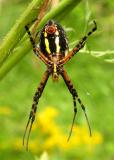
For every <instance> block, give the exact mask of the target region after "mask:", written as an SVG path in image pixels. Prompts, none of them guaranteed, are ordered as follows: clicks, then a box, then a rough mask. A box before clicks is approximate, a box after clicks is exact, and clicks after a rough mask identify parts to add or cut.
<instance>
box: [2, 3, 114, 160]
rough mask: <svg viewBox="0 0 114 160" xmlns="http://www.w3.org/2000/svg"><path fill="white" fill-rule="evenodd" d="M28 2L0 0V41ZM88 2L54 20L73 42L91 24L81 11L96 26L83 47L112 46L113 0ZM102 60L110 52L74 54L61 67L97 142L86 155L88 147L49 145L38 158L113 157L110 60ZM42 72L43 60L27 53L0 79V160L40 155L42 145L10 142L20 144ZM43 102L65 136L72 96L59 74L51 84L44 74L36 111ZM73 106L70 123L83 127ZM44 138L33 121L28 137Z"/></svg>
mask: <svg viewBox="0 0 114 160" xmlns="http://www.w3.org/2000/svg"><path fill="white" fill-rule="evenodd" d="M3 2H4V1H3ZM28 2H29V1H22V0H18V1H16V0H10V1H8V2H7V1H5V2H4V3H1V16H0V22H1V25H0V41H2V39H3V38H4V36H5V34H6V33H7V32H8V31H9V29H10V28H11V27H12V26H13V24H14V23H15V21H16V20H17V19H18V17H19V15H20V14H21V13H22V12H23V11H24V10H25V9H26V5H27V4H28ZM88 4H89V6H88V5H87V3H86V2H82V3H80V4H79V5H78V6H77V7H76V8H75V9H74V10H73V11H72V12H71V13H69V14H68V15H66V16H65V17H64V19H63V20H61V21H60V23H61V24H62V25H63V26H64V28H65V29H66V31H67V30H69V29H70V31H67V35H68V40H69V43H70V44H71V43H72V42H74V41H77V40H79V39H80V37H82V35H84V34H85V32H86V31H87V30H89V28H91V26H92V24H91V25H90V24H88V23H87V21H86V20H87V19H86V15H87V14H88V13H90V16H89V19H88V20H89V21H91V20H92V19H96V21H97V24H98V30H97V31H96V33H95V34H94V35H92V36H91V37H90V38H89V40H88V41H87V46H86V47H87V49H88V50H90V51H91V50H93V51H98V52H99V51H104V52H105V51H106V50H114V45H113V37H114V29H113V26H114V14H113V9H114V3H113V0H105V1H103V0H101V1H100V2H99V1H98V0H97V1H94V0H91V1H89V3H88ZM71 46H72V45H71ZM106 59H109V60H112V59H114V55H113V54H110V53H109V54H105V55H104V56H101V57H99V58H95V57H94V56H92V55H91V54H86V53H85V54H84V53H80V54H77V55H76V56H75V57H74V58H72V60H71V61H70V62H68V63H67V64H66V65H65V68H66V70H67V72H68V74H69V76H70V77H71V79H72V81H73V84H74V86H75V87H76V89H77V91H78V93H79V95H80V97H81V99H82V101H83V103H84V104H85V106H86V109H87V113H88V116H89V119H90V123H91V127H92V130H93V133H94V131H97V132H98V133H99V134H100V135H101V136H102V139H103V140H102V142H101V143H99V144H98V145H95V146H94V149H93V151H92V152H91V154H88V150H87V148H88V145H82V146H78V148H77V147H73V148H69V150H68V151H67V152H65V151H62V150H60V148H59V146H55V147H53V148H52V149H51V150H50V149H49V150H48V149H47V150H46V155H44V157H45V158H44V159H53V160H56V159H61V160H74V159H80V160H83V159H84V160H90V159H92V160H98V159H99V157H100V159H102V160H107V159H110V160H113V159H114V136H113V133H114V125H113V122H114V116H113V114H114V109H113V106H114V100H113V97H114V92H113V91H114V80H113V78H114V71H113V66H114V64H113V63H108V62H106V61H105V60H106ZM44 70H45V66H44V64H43V63H42V62H40V60H38V59H37V58H36V57H35V56H34V55H33V52H30V53H29V54H28V55H27V56H26V57H24V58H23V59H22V61H21V62H20V63H19V64H18V65H17V66H16V67H15V68H14V69H13V70H12V71H11V72H10V73H9V74H8V75H7V76H6V77H5V78H4V79H3V80H2V81H1V83H0V126H1V127H0V159H2V160H6V159H8V160H10V159H11V160H20V159H23V160H26V159H28V160H32V159H34V160H35V159H39V158H38V157H40V159H41V158H42V157H43V156H41V155H42V154H44V153H43V152H45V149H44V150H43V149H42V151H39V150H40V147H39V145H35V148H36V149H34V148H33V149H31V152H26V151H25V149H24V148H23V147H21V145H20V148H18V147H17V146H16V145H15V144H16V143H17V144H18V143H19V144H20V140H21V139H22V136H23V133H24V129H25V124H26V121H27V118H28V115H29V111H30V108H31V104H32V97H33V95H34V92H35V90H36V88H37V86H38V84H39V82H40V80H41V78H42V74H43V72H44ZM47 106H53V107H54V108H55V109H56V110H57V111H59V115H58V116H56V119H54V120H53V121H54V122H55V123H56V125H57V126H59V127H61V129H62V130H63V132H64V133H66V135H67V134H68V133H69V126H70V124H71V120H72V116H73V105H72V97H71V96H70V94H69V92H68V90H67V88H66V86H65V84H64V82H63V80H62V78H60V81H59V82H58V83H57V84H56V83H53V82H52V80H51V77H50V79H49V81H48V83H47V85H46V88H45V90H44V93H43V95H42V97H41V99H40V103H39V106H38V113H37V115H40V114H41V113H42V111H45V110H46V107H47ZM78 108H79V109H78V114H77V118H76V124H78V126H80V127H81V126H85V123H86V122H85V119H84V115H83V113H82V111H81V109H80V107H79V105H78ZM69 113H71V114H69ZM47 117H48V115H47ZM45 119H46V118H45ZM47 121H48V119H47ZM37 123H38V122H36V123H35V124H37ZM86 127H87V126H86ZM52 130H53V128H52ZM80 134H81V133H80ZM88 134H89V132H88ZM44 136H47V139H48V138H49V137H48V136H49V135H45V134H44V135H43V132H42V135H40V125H37V131H36V132H35V131H33V133H32V134H31V138H30V141H31V142H32V140H34V141H35V142H36V141H39V142H40V143H41V144H42V145H43V144H45V141H46V137H45V138H44V139H43V138H42V137H44ZM82 137H83V136H82ZM71 138H72V137H71ZM53 143H54V142H53ZM65 143H66V142H65ZM69 143H70V141H69ZM66 145H67V143H66ZM48 157H49V158H48ZM42 159H43V158H42Z"/></svg>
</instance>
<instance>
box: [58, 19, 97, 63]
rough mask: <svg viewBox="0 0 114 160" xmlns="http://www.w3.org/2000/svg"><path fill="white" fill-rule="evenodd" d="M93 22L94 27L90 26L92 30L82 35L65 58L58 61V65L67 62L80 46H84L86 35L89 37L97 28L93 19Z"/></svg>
mask: <svg viewBox="0 0 114 160" xmlns="http://www.w3.org/2000/svg"><path fill="white" fill-rule="evenodd" d="M93 22H94V27H93V28H92V30H91V31H89V32H88V33H87V35H86V36H84V37H83V38H82V39H81V40H80V41H79V42H78V44H77V45H76V46H75V47H74V48H73V50H72V51H70V52H69V53H68V55H67V56H66V57H65V58H63V59H62V60H60V61H59V64H60V65H63V64H65V63H67V62H68V61H69V60H70V59H71V58H72V57H73V56H74V55H75V54H76V53H77V52H78V51H79V50H80V49H82V48H83V47H84V45H85V42H86V40H87V39H88V37H89V36H90V35H91V34H92V33H93V32H95V31H96V29H97V25H96V22H95V21H93Z"/></svg>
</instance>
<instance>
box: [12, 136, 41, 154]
mask: <svg viewBox="0 0 114 160" xmlns="http://www.w3.org/2000/svg"><path fill="white" fill-rule="evenodd" d="M12 146H13V148H14V150H23V148H25V149H26V142H25V146H23V144H22V138H16V139H14V141H13V142H12ZM38 147H39V148H40V145H39V143H38V141H36V140H31V139H30V140H29V144H28V149H29V150H31V151H32V152H33V153H37V152H38V151H39V149H38Z"/></svg>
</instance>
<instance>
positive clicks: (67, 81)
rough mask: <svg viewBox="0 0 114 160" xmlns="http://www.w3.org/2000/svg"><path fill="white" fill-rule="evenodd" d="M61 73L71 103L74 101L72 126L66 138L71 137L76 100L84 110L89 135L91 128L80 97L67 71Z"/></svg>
mask: <svg viewBox="0 0 114 160" xmlns="http://www.w3.org/2000/svg"><path fill="white" fill-rule="evenodd" d="M61 75H62V77H63V79H64V81H65V84H66V85H67V87H68V89H69V91H70V93H71V94H72V97H73V103H74V117H73V121H72V126H71V130H70V133H69V137H68V140H69V139H70V137H71V134H72V129H73V125H74V121H75V117H76V113H77V107H76V100H77V101H78V102H79V104H80V105H81V108H82V110H83V111H84V114H85V117H86V121H87V124H88V128H89V132H90V136H91V128H90V124H89V120H88V117H87V114H86V110H85V106H84V105H83V104H82V102H81V99H80V98H79V96H78V94H77V91H76V89H75V88H74V87H73V84H72V82H71V80H70V78H69V77H68V75H67V72H66V71H65V70H64V69H63V70H62V71H61Z"/></svg>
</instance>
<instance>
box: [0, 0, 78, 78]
mask: <svg viewBox="0 0 114 160" xmlns="http://www.w3.org/2000/svg"><path fill="white" fill-rule="evenodd" d="M80 1H81V0H63V1H62V2H60V4H59V5H58V6H57V7H56V8H53V9H52V10H51V11H50V12H48V13H47V15H45V17H44V18H43V19H42V21H41V22H40V23H39V26H38V29H40V28H41V27H42V26H43V25H44V24H45V23H46V21H47V20H48V19H52V18H54V19H55V18H57V19H59V18H58V17H63V16H64V14H66V15H67V14H68V13H69V12H70V11H71V10H72V9H73V8H74V7H75V6H77V4H78V3H79V2H80ZM36 6H37V5H36ZM63 13H64V14H63ZM26 22H27V21H26ZM22 24H23V28H22V27H21V29H20V30H19V31H20V32H21V30H22V31H23V32H25V31H24V25H25V22H23V23H22ZM26 24H27V23H26ZM9 36H12V34H11V35H9ZM18 38H19V37H18ZM10 39H11V37H9V38H8V40H10ZM13 39H14V37H13ZM8 40H7V41H8ZM16 40H17V38H16ZM8 43H9V42H8ZM12 43H13V42H12ZM6 46H7V47H6V49H5V51H4V49H3V50H2V54H3V51H4V54H5V56H3V55H2V54H0V59H1V58H2V60H1V61H0V62H2V61H3V60H4V59H5V58H6V57H7V56H8V54H6V52H8V51H9V50H10V49H11V47H9V46H8V45H7V43H6ZM4 47H5V44H4ZM4 47H3V48H4ZM12 47H13V46H12ZM31 48H32V46H31V45H30V42H29V41H28V40H26V41H25V42H23V43H22V46H21V47H18V48H17V49H16V50H15V51H14V53H13V54H12V56H11V57H9V58H8V59H7V61H5V63H4V64H3V66H2V67H1V68H0V79H2V78H3V77H4V76H5V75H6V74H7V73H8V72H9V71H10V70H11V69H12V68H13V67H14V66H15V65H16V64H17V63H18V62H19V61H20V60H21V59H22V58H23V57H24V56H25V55H26V54H27V53H29V51H30V49H31Z"/></svg>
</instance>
